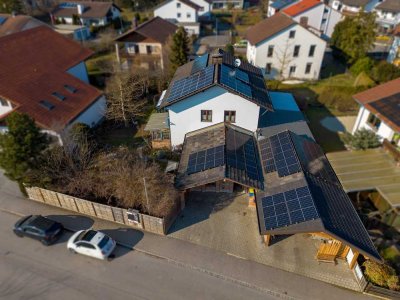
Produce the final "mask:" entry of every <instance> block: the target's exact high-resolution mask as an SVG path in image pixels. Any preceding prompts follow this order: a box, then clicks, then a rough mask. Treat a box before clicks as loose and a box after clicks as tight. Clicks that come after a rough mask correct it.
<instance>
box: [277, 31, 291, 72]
mask: <svg viewBox="0 0 400 300" xmlns="http://www.w3.org/2000/svg"><path fill="white" fill-rule="evenodd" d="M292 48H293V43H291V42H290V41H289V39H287V40H286V43H285V45H284V46H283V47H282V48H279V49H277V52H276V58H277V60H278V62H279V65H278V72H279V78H278V79H279V80H283V79H284V73H286V72H287V68H288V66H289V64H290V63H291V62H292V61H293V51H292Z"/></svg>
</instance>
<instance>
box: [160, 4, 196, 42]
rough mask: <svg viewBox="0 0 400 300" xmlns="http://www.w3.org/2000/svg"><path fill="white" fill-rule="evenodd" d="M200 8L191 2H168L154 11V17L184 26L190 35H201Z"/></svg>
mask: <svg viewBox="0 0 400 300" xmlns="http://www.w3.org/2000/svg"><path fill="white" fill-rule="evenodd" d="M200 8H201V7H200V6H199V5H197V4H196V3H194V2H192V1H190V0H168V1H165V2H163V3H161V4H160V5H159V6H157V7H156V8H155V9H154V16H155V17H160V18H163V19H165V20H171V21H173V22H175V23H176V25H178V26H183V27H184V28H185V29H186V31H187V32H188V33H189V34H192V35H193V34H195V35H198V34H200V24H199V23H198V16H199V10H200Z"/></svg>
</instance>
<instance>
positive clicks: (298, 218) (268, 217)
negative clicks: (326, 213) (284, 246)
mask: <svg viewBox="0 0 400 300" xmlns="http://www.w3.org/2000/svg"><path fill="white" fill-rule="evenodd" d="M261 203H262V209H263V214H264V225H265V229H266V230H272V229H274V228H281V227H285V226H289V225H293V224H298V223H302V222H305V221H311V220H315V219H318V218H319V214H318V211H317V209H316V207H315V204H314V200H313V198H312V196H311V193H310V190H309V188H308V187H307V186H304V187H301V188H297V189H292V190H289V191H286V192H284V193H278V194H274V195H271V196H266V197H263V198H262V200H261Z"/></svg>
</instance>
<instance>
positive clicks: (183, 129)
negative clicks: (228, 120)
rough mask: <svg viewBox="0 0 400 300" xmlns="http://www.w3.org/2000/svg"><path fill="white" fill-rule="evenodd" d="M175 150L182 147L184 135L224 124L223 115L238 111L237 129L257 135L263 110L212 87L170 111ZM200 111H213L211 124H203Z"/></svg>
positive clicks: (175, 105)
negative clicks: (253, 132)
mask: <svg viewBox="0 0 400 300" xmlns="http://www.w3.org/2000/svg"><path fill="white" fill-rule="evenodd" d="M167 109H168V112H169V122H170V129H171V144H172V147H175V146H178V145H180V144H182V143H183V141H184V138H185V134H186V133H188V132H191V131H194V130H198V129H201V128H205V127H208V126H211V125H214V124H217V123H221V122H224V111H225V110H234V111H236V123H234V124H235V125H237V126H239V127H243V128H245V129H247V130H250V131H256V130H257V125H258V116H259V111H260V107H259V106H258V105H256V104H254V103H252V102H250V101H248V100H246V99H243V98H242V97H240V96H238V95H235V94H232V93H229V92H227V91H226V90H225V89H223V88H221V87H212V88H210V89H208V90H206V91H204V92H202V93H199V94H196V95H194V96H191V97H189V98H187V99H185V100H183V101H180V102H178V103H175V104H173V105H171V106H170V107H168V108H167ZM201 110H212V122H201Z"/></svg>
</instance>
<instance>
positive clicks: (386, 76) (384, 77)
mask: <svg viewBox="0 0 400 300" xmlns="http://www.w3.org/2000/svg"><path fill="white" fill-rule="evenodd" d="M371 77H372V79H373V80H374V81H375V82H377V83H385V82H388V81H390V80H393V79H396V78H398V77H400V68H398V67H396V66H395V65H392V64H390V63H388V62H387V61H381V62H379V63H378V64H377V65H376V66H375V67H374V68H373V69H372V71H371Z"/></svg>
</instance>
